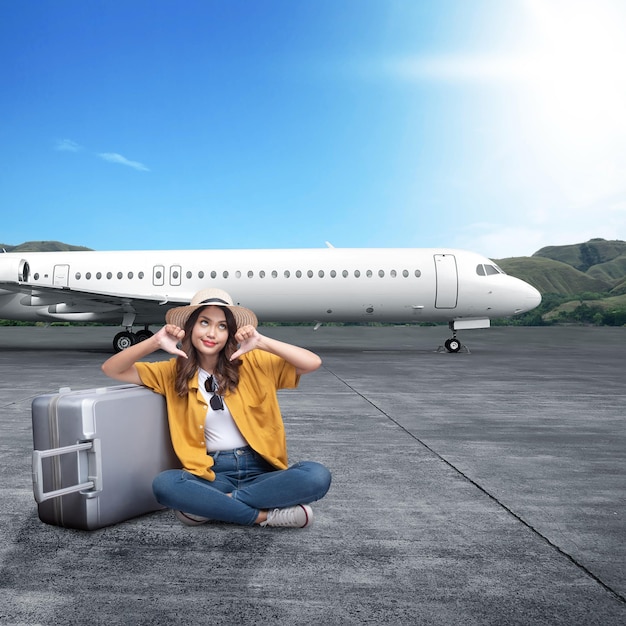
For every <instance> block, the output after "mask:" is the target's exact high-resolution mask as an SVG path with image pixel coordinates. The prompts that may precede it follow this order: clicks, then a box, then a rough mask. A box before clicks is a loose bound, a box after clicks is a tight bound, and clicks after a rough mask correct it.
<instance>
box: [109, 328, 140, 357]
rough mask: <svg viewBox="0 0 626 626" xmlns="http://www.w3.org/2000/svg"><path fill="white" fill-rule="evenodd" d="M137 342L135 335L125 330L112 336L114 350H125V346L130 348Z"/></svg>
mask: <svg viewBox="0 0 626 626" xmlns="http://www.w3.org/2000/svg"><path fill="white" fill-rule="evenodd" d="M136 343H137V337H136V336H135V335H134V334H133V333H131V332H129V331H127V330H125V331H122V332H121V333H117V335H115V337H113V349H114V350H115V352H121V351H122V350H126V348H130V347H131V346H132V345H134V344H136Z"/></svg>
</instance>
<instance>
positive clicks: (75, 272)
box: [0, 248, 541, 327]
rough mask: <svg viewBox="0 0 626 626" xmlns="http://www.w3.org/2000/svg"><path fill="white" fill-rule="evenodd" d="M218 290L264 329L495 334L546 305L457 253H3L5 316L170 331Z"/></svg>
mask: <svg viewBox="0 0 626 626" xmlns="http://www.w3.org/2000/svg"><path fill="white" fill-rule="evenodd" d="M208 286H215V287H219V288H221V289H224V290H226V291H227V292H229V293H230V294H231V296H232V297H233V299H234V300H235V302H239V303H241V304H244V305H245V306H247V307H249V308H251V309H253V310H254V311H255V312H256V314H257V316H258V318H259V320H260V321H261V322H271V321H280V322H312V323H324V322H422V321H433V322H445V321H447V322H452V323H456V322H461V321H462V320H466V321H467V325H466V327H484V326H488V325H489V324H488V320H489V319H490V318H494V317H508V316H512V315H516V314H518V313H522V312H524V311H528V310H530V309H532V308H534V307H536V306H537V305H538V304H539V302H540V300H541V297H540V295H539V292H538V291H537V290H536V289H534V288H533V287H531V286H530V285H528V284H527V283H525V282H523V281H521V280H519V279H517V278H514V277H512V276H508V275H506V274H504V273H503V272H502V271H501V270H499V268H497V266H496V265H495V264H494V263H493V262H492V261H490V260H489V259H487V258H485V257H483V256H481V255H478V254H476V253H473V252H468V251H463V250H454V249H435V248H433V249H429V248H418V249H411V248H405V249H402V248H392V249H389V248H369V249H357V248H321V249H285V250H162V251H107V252H98V251H86V252H82V251H81V252H26V253H4V254H0V318H4V319H16V320H26V321H53V320H66V321H103V322H119V323H121V324H123V325H125V326H131V325H132V324H144V325H147V324H160V323H162V322H163V319H164V315H165V310H166V309H167V308H168V307H169V306H177V305H179V304H181V303H186V302H189V300H190V299H191V297H192V296H193V294H194V293H196V292H197V291H199V290H200V289H203V288H205V287H208ZM472 320H475V321H476V324H475V325H474V326H472V324H471V321H472ZM485 320H487V323H486V324H485V323H484V322H485ZM481 322H482V323H483V326H480V323H481ZM459 327H463V324H460V325H459Z"/></svg>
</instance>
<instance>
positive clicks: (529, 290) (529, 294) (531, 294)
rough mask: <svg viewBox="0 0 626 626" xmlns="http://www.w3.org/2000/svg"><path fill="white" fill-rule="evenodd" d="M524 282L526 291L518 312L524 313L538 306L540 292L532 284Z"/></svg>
mask: <svg viewBox="0 0 626 626" xmlns="http://www.w3.org/2000/svg"><path fill="white" fill-rule="evenodd" d="M525 284H526V290H525V291H526V293H525V297H524V305H523V308H521V309H520V310H519V311H516V313H517V312H519V313H525V312H526V311H532V310H533V309H534V308H536V307H538V306H539V305H540V304H541V294H540V293H539V291H538V290H537V289H535V288H534V287H533V286H532V285H529V284H528V283H525Z"/></svg>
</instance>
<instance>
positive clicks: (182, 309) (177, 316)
mask: <svg viewBox="0 0 626 626" xmlns="http://www.w3.org/2000/svg"><path fill="white" fill-rule="evenodd" d="M205 306H223V307H226V308H227V309H230V310H231V311H232V314H233V316H234V317H235V321H236V322H237V329H239V328H241V327H242V326H247V325H248V324H250V325H252V326H254V327H255V328H256V327H257V326H258V323H259V322H258V320H257V318H256V315H255V314H254V313H253V312H252V311H251V310H250V309H246V308H245V307H242V306H237V305H236V304H233V299H232V298H231V297H230V296H229V295H228V294H227V293H226V292H225V291H223V290H222V289H215V288H214V287H210V288H208V289H203V290H202V291H198V293H197V294H196V295H195V296H194V297H193V298H192V299H191V303H190V304H189V305H188V306H179V307H176V308H175V309H170V310H169V311H168V312H167V313H166V314H165V321H166V322H167V323H168V324H174V326H178V327H180V328H184V326H185V324H186V322H187V320H188V319H189V316H190V315H191V314H192V313H193V312H194V311H195V310H196V309H199V308H202V307H205Z"/></svg>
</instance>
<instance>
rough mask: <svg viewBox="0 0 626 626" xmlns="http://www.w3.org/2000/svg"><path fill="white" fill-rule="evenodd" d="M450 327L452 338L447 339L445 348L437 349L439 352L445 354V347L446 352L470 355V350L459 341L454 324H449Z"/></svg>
mask: <svg viewBox="0 0 626 626" xmlns="http://www.w3.org/2000/svg"><path fill="white" fill-rule="evenodd" d="M448 327H449V328H450V330H451V331H452V338H451V339H446V341H445V342H444V344H443V346H439V347H438V348H437V352H443V351H444V346H445V350H446V351H447V352H452V353H453V354H454V353H456V352H461V351H463V352H467V353H469V351H470V349H469V348H468V347H467V346H464V345H463V344H462V343H461V340H460V339H457V336H456V328H455V327H454V322H450V323H449V324H448Z"/></svg>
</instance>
